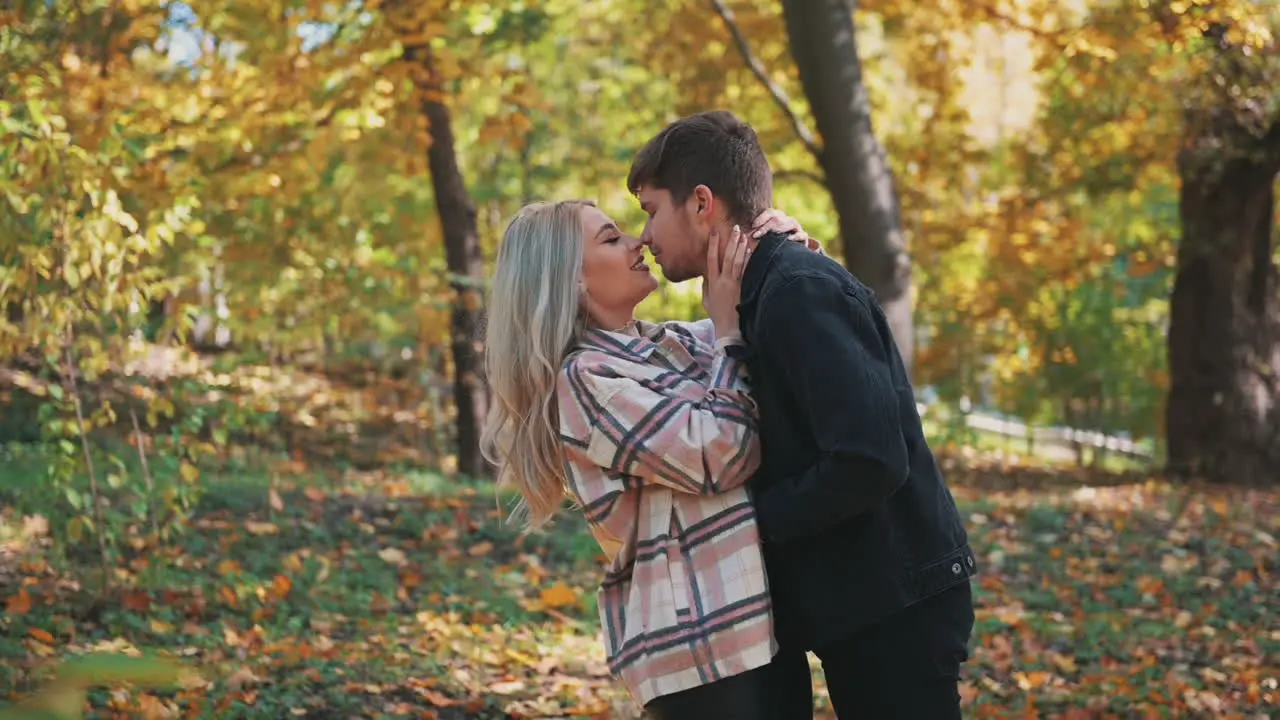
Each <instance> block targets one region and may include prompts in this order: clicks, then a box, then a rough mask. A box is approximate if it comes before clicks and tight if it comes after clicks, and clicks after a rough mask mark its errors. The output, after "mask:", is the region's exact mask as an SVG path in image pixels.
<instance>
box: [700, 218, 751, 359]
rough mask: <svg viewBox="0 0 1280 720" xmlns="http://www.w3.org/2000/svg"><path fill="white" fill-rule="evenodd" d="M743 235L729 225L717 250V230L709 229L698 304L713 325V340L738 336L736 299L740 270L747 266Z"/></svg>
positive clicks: (740, 288) (740, 286)
mask: <svg viewBox="0 0 1280 720" xmlns="http://www.w3.org/2000/svg"><path fill="white" fill-rule="evenodd" d="M749 254H750V253H749V251H748V249H747V238H746V236H745V235H743V234H742V229H741V228H739V227H738V226H737V225H734V226H733V234H732V235H730V236H729V241H728V242H727V243H725V244H724V253H723V258H722V257H721V252H720V233H719V231H717V230H712V231H711V237H710V238H709V242H708V243H707V276H706V277H705V278H703V280H702V307H703V308H705V309H706V311H707V315H708V316H710V317H711V324H712V325H714V326H715V330H716V340H717V341H719V340H723V339H725V338H730V337H741V335H740V334H739V331H738V302H739V301H740V300H741V298H742V273H743V271H744V270H745V269H746V267H747V256H748V255H749Z"/></svg>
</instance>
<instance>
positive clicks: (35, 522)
mask: <svg viewBox="0 0 1280 720" xmlns="http://www.w3.org/2000/svg"><path fill="white" fill-rule="evenodd" d="M48 534H49V519H48V518H46V517H45V516H43V515H28V516H26V517H24V518H22V536H23V537H25V538H38V537H44V536H45V535H48Z"/></svg>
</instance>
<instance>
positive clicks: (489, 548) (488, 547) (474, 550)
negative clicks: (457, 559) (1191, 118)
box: [467, 540, 493, 557]
mask: <svg viewBox="0 0 1280 720" xmlns="http://www.w3.org/2000/svg"><path fill="white" fill-rule="evenodd" d="M490 552H493V543H491V542H489V541H488V540H485V541H484V542H479V543H476V544H475V545H472V546H471V549H470V550H468V551H467V554H468V555H470V556H471V557H480V556H481V555H488V554H489V553H490Z"/></svg>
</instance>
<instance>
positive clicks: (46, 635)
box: [27, 628, 54, 645]
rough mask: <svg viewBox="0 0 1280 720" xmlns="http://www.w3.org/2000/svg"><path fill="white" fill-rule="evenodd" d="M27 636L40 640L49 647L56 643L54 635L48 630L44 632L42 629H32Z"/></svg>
mask: <svg viewBox="0 0 1280 720" xmlns="http://www.w3.org/2000/svg"><path fill="white" fill-rule="evenodd" d="M27 634H28V635H30V636H31V637H33V638H35V639H36V640H39V641H40V642H42V643H45V644H48V645H52V644H53V643H54V640H53V633H50V632H49V631H48V630H42V629H40V628H31V629H30V630H28V631H27Z"/></svg>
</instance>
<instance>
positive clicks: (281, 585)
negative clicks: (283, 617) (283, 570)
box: [271, 575, 293, 600]
mask: <svg viewBox="0 0 1280 720" xmlns="http://www.w3.org/2000/svg"><path fill="white" fill-rule="evenodd" d="M292 589H293V581H292V580H290V579H289V578H288V577H287V576H285V575H276V577H275V579H274V580H272V581H271V595H272V596H273V597H274V598H276V599H277V600H284V599H285V598H287V597H289V591H290V590H292Z"/></svg>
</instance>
